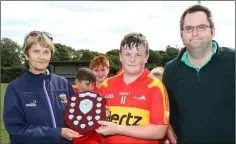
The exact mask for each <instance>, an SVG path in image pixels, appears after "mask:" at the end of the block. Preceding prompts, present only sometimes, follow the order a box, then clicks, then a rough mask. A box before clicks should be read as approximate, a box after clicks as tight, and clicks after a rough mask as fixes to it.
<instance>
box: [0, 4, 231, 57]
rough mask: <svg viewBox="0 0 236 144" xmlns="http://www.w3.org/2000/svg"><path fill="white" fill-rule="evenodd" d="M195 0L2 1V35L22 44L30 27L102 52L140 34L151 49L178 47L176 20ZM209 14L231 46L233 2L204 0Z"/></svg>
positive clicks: (219, 34)
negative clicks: (133, 34) (145, 38)
mask: <svg viewBox="0 0 236 144" xmlns="http://www.w3.org/2000/svg"><path fill="white" fill-rule="evenodd" d="M196 3H197V1H176V2H175V1H115V2H112V1H24V2H23V1H22V2H20V1H1V38H3V37H9V38H11V39H12V40H14V41H16V42H17V43H18V44H19V45H21V46H22V45H23V40H24V36H25V35H26V34H27V33H28V32H30V31H32V30H40V31H48V32H50V33H51V34H52V35H53V38H54V42H55V43H61V44H65V45H67V46H71V47H72V48H74V49H89V50H92V51H97V52H101V53H105V52H107V51H109V50H112V49H117V48H119V45H120V41H121V40H122V38H123V37H124V35H126V34H128V33H130V32H141V33H142V34H144V35H145V36H146V37H147V40H148V41H149V46H150V48H151V49H153V50H165V48H166V46H167V45H170V46H174V47H175V46H177V47H182V46H183V43H182V40H181V38H180V33H179V21H180V16H181V14H182V13H183V11H184V10H185V9H186V8H187V7H189V6H191V5H193V4H196ZM201 4H202V5H205V6H207V7H208V8H209V9H210V10H211V11H212V15H213V20H214V22H215V27H216V35H215V38H214V39H215V40H217V41H218V43H219V44H220V45H221V46H228V47H233V48H235V1H202V2H201Z"/></svg>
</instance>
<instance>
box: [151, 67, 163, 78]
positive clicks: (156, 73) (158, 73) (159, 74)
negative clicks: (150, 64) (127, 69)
mask: <svg viewBox="0 0 236 144" xmlns="http://www.w3.org/2000/svg"><path fill="white" fill-rule="evenodd" d="M163 72H164V68H163V67H156V68H154V69H152V70H151V72H150V73H151V74H152V75H153V76H154V77H157V78H160V79H162V75H163Z"/></svg>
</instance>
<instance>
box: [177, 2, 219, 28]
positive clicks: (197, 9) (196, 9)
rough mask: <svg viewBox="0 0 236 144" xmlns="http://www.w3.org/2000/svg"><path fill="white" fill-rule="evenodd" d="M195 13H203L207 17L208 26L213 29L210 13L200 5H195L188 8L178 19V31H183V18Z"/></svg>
mask: <svg viewBox="0 0 236 144" xmlns="http://www.w3.org/2000/svg"><path fill="white" fill-rule="evenodd" d="M195 12H204V13H205V14H206V16H207V20H208V22H209V24H210V27H211V28H212V27H214V22H213V19H212V13H211V11H210V10H209V9H208V8H207V7H205V6H203V5H200V4H195V5H193V6H190V7H188V8H187V9H186V10H185V11H184V12H183V14H182V15H181V18H180V30H181V31H182V30H183V26H184V18H185V16H186V15H187V14H191V13H195Z"/></svg>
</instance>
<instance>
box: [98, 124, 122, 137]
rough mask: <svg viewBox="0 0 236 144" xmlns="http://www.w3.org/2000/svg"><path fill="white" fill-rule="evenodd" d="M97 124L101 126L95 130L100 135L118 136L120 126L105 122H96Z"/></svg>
mask: <svg viewBox="0 0 236 144" xmlns="http://www.w3.org/2000/svg"><path fill="white" fill-rule="evenodd" d="M98 123H99V124H100V125H101V126H100V127H99V128H97V129H96V132H97V133H100V134H103V135H115V134H119V129H120V128H121V125H118V124H116V123H113V122H107V121H98Z"/></svg>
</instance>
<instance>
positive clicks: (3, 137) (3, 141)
mask: <svg viewBox="0 0 236 144" xmlns="http://www.w3.org/2000/svg"><path fill="white" fill-rule="evenodd" d="M6 87H7V84H4V83H1V121H0V122H1V132H0V135H1V144H9V143H10V142H9V138H8V134H7V131H6V129H5V127H4V124H3V119H2V115H3V104H4V95H5V91H6Z"/></svg>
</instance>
